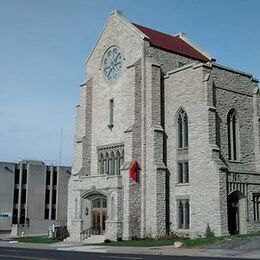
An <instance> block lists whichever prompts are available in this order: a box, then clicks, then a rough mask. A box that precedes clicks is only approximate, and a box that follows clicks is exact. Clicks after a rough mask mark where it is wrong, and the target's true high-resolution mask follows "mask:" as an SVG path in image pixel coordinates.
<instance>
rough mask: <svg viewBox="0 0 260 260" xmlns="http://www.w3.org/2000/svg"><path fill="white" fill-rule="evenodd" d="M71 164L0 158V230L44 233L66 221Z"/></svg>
mask: <svg viewBox="0 0 260 260" xmlns="http://www.w3.org/2000/svg"><path fill="white" fill-rule="evenodd" d="M70 175H71V167H66V166H54V165H46V164H45V163H44V162H42V161H32V160H22V161H20V162H19V163H8V162H0V177H1V182H0V232H2V233H3V232H5V233H6V232H11V233H12V234H13V235H20V234H21V233H22V232H24V234H44V233H45V234H46V233H48V228H49V226H50V225H52V224H56V225H66V223H67V197H68V180H69V177H70Z"/></svg>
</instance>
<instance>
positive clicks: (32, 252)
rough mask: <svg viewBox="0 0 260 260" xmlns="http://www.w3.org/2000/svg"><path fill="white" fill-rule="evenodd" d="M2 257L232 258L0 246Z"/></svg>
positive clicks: (39, 259) (42, 259) (99, 259)
mask: <svg viewBox="0 0 260 260" xmlns="http://www.w3.org/2000/svg"><path fill="white" fill-rule="evenodd" d="M0 259H24V260H27V259H30V260H31V259H35V260H47V259H48V260H49V259H62V260H66V259H70V260H71V259H73V260H74V259H81V260H82V259H88V260H112V259H115V260H120V259H121V260H143V259H144V260H158V259H162V260H168V259H171V260H230V258H216V257H212V258H211V257H191V256H161V255H160V256H159V255H137V254H136V255H127V254H110V253H105V254H104V253H89V252H69V251H57V250H42V249H27V248H16V247H0ZM233 259H234V258H233ZM236 259H239V258H236ZM243 260H245V259H243Z"/></svg>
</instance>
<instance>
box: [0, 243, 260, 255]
mask: <svg viewBox="0 0 260 260" xmlns="http://www.w3.org/2000/svg"><path fill="white" fill-rule="evenodd" d="M0 246H4V247H16V248H29V249H48V250H61V251H77V252H92V253H113V254H114V253H115V254H116V253H119V254H149V255H176V256H199V257H207V256H208V257H209V256H210V257H230V258H242V259H243V258H247V259H260V245H259V249H256V250H247V249H236V250H229V249H204V248H200V249H198V248H196V249H187V248H175V247H173V246H160V247H114V246H113V247H112V246H91V245H83V244H82V243H64V242H60V243H55V244H32V243H18V242H15V241H12V242H8V241H6V242H5V241H0Z"/></svg>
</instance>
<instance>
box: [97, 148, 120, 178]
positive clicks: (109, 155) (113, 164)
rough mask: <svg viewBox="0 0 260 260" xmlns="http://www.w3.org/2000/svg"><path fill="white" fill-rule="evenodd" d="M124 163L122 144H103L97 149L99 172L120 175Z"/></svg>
mask: <svg viewBox="0 0 260 260" xmlns="http://www.w3.org/2000/svg"><path fill="white" fill-rule="evenodd" d="M123 163H124V145H122V144H121V145H114V146H105V147H101V148H99V149H98V167H99V174H108V175H120V169H121V167H122V165H123Z"/></svg>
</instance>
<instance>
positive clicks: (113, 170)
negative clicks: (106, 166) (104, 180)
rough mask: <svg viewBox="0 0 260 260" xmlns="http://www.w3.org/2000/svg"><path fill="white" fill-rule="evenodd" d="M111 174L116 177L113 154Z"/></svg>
mask: <svg viewBox="0 0 260 260" xmlns="http://www.w3.org/2000/svg"><path fill="white" fill-rule="evenodd" d="M110 174H112V175H115V155H114V153H113V152H112V154H111V172H110Z"/></svg>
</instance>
